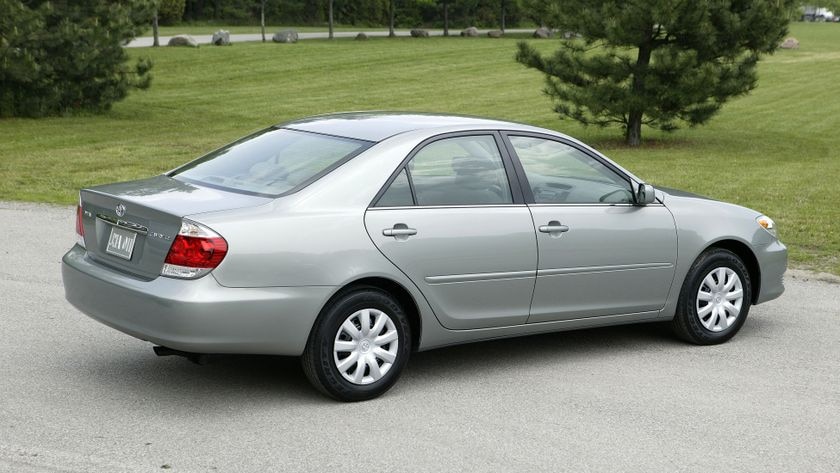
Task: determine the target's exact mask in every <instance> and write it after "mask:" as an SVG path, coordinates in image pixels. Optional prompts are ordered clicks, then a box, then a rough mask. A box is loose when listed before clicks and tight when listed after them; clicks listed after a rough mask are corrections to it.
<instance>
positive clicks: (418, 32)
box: [411, 29, 429, 38]
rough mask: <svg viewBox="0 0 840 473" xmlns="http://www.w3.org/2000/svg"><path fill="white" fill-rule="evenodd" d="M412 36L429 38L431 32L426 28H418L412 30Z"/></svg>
mask: <svg viewBox="0 0 840 473" xmlns="http://www.w3.org/2000/svg"><path fill="white" fill-rule="evenodd" d="M411 37H412V38H428V37H429V32H428V31H426V30H421V29H416V30H411Z"/></svg>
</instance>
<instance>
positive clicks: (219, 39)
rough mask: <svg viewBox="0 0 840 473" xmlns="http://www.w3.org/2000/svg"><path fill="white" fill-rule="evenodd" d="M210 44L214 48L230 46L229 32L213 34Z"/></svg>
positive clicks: (223, 31)
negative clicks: (213, 45)
mask: <svg viewBox="0 0 840 473" xmlns="http://www.w3.org/2000/svg"><path fill="white" fill-rule="evenodd" d="M210 42H211V43H213V44H215V45H216V46H230V31H225V30H219V31H217V32H215V33H213V39H211V40H210Z"/></svg>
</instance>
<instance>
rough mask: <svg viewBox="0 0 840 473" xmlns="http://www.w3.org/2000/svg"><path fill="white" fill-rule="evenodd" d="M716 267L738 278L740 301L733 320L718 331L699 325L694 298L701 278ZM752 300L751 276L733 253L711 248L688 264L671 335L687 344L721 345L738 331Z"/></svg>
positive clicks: (701, 281)
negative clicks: (691, 263) (738, 309)
mask: <svg viewBox="0 0 840 473" xmlns="http://www.w3.org/2000/svg"><path fill="white" fill-rule="evenodd" d="M716 268H729V269H731V270H732V271H734V272H735V274H737V275H738V277H739V278H740V279H741V285H742V288H743V301H742V302H741V308H740V312H739V313H738V315H737V317H736V319H735V321H734V322H733V323H732V324H731V325H730V326H729V327H727V328H724V329H723V330H721V331H712V330H709V329H708V328H706V327H705V326H704V325H703V323H701V320H700V317H699V316H698V310H697V304H698V300H697V295H698V292H699V291H700V288H701V286H702V284H703V279H704V278H705V277H706V276H707V275H708V274H709V273H710V272H712V270H714V269H716ZM751 301H752V281H751V280H750V273H749V271H748V270H747V268H746V266H744V262H743V261H741V258H739V257H738V256H737V255H736V254H735V253H732V252H731V251H729V250H725V249H722V248H711V249H709V250H706V251H705V252H703V253H702V254H701V255H700V256H698V257H697V260H696V261H695V262H694V264H693V265H691V268H690V269H689V270H688V274H687V275H686V277H685V281H684V282H683V285H682V289H681V290H680V299H679V301H678V303H677V312H676V314H675V315H674V320H673V321H672V327H673V329H674V332H675V333H676V334H677V336H679V337H680V338H682V339H683V340H685V341H687V342H691V343H694V344H697V345H715V344H718V343H723V342H725V341H727V340H729V339H730V338H732V337H733V336H735V334H736V333H738V331H739V330H740V329H741V326H743V325H744V322H745V321H746V319H747V314H748V313H749V311H750V302H751Z"/></svg>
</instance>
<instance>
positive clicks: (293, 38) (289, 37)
mask: <svg viewBox="0 0 840 473" xmlns="http://www.w3.org/2000/svg"><path fill="white" fill-rule="evenodd" d="M271 40H272V41H274V42H275V43H297V41H298V34H297V31H295V30H283V31H278V32H277V33H274V36H273V37H272V38H271Z"/></svg>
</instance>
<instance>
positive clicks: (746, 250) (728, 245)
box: [701, 239, 761, 304]
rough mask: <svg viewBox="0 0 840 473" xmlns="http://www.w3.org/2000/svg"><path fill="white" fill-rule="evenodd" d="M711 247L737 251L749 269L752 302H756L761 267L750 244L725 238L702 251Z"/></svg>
mask: <svg viewBox="0 0 840 473" xmlns="http://www.w3.org/2000/svg"><path fill="white" fill-rule="evenodd" d="M711 248H721V249H724V250H729V251H731V252H733V253H735V255H736V256H738V258H741V261H743V262H744V266H746V267H747V271H748V272H749V275H750V283H751V286H752V294H751V297H750V299H751V300H750V303H752V304H755V303H756V301H757V300H758V294H759V293H760V292H761V267H760V266H759V264H758V258H756V256H755V253H754V252H753V250H752V248H750V246H749V245H748V244H746V243H744V242H742V241H740V240H735V239H723V240H718V241H716V242H714V243H712V244H711V245H709V246H708V247H706V248H705V249H703V252H701V254H702V253H705V252H706V251H708V250H709V249H711Z"/></svg>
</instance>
